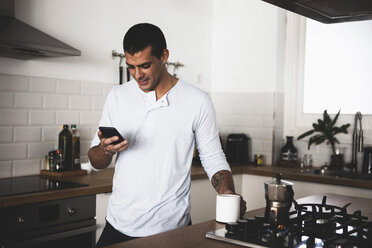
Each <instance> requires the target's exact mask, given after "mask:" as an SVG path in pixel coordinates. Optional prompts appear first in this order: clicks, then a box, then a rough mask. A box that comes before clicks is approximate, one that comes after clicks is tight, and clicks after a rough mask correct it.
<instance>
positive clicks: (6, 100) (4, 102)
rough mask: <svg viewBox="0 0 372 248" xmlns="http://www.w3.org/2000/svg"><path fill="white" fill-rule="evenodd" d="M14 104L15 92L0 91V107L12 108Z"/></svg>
mask: <svg viewBox="0 0 372 248" xmlns="http://www.w3.org/2000/svg"><path fill="white" fill-rule="evenodd" d="M13 106H14V94H13V93H12V92H0V107H2V108H11V107H13Z"/></svg>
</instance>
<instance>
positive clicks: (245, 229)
mask: <svg viewBox="0 0 372 248" xmlns="http://www.w3.org/2000/svg"><path fill="white" fill-rule="evenodd" d="M293 205H294V210H293V211H290V212H289V213H288V215H289V218H288V221H287V223H280V224H278V223H275V221H273V220H271V219H269V218H267V217H259V216H256V217H254V218H248V219H241V220H238V221H237V222H236V223H235V222H234V223H227V224H226V225H225V228H221V229H218V230H215V231H210V232H208V233H207V234H206V237H207V238H211V239H216V240H221V241H225V242H229V243H234V244H238V245H242V246H246V247H279V248H281V247H288V248H292V247H348V248H349V247H357V248H360V247H372V221H368V218H367V217H365V216H363V215H362V213H361V211H355V212H354V213H348V211H347V208H348V206H350V205H351V204H350V203H348V204H346V205H344V206H342V207H339V206H334V205H329V204H327V197H326V196H323V199H322V202H321V203H309V204H307V203H305V204H298V203H297V202H296V201H295V200H293Z"/></svg>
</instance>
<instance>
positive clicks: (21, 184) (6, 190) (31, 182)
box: [0, 176, 88, 197]
mask: <svg viewBox="0 0 372 248" xmlns="http://www.w3.org/2000/svg"><path fill="white" fill-rule="evenodd" d="M84 186H88V184H82V183H76V182H68V181H62V180H59V179H50V178H43V177H40V176H25V177H13V178H3V179H0V197H2V196H10V195H19V194H25V193H35V192H42V191H50V190H59V189H68V188H77V187H84Z"/></svg>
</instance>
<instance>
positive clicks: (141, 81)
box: [137, 79, 149, 86]
mask: <svg viewBox="0 0 372 248" xmlns="http://www.w3.org/2000/svg"><path fill="white" fill-rule="evenodd" d="M137 82H138V84H139V85H141V86H143V85H146V84H147V83H148V82H149V80H148V79H145V80H137Z"/></svg>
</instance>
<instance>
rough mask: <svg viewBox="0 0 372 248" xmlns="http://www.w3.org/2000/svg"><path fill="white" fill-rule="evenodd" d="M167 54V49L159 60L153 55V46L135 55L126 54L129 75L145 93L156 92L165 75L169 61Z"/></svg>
mask: <svg viewBox="0 0 372 248" xmlns="http://www.w3.org/2000/svg"><path fill="white" fill-rule="evenodd" d="M167 52H168V50H167V49H165V50H164V52H163V54H162V56H161V57H160V58H159V59H158V58H156V57H155V56H153V55H151V46H148V47H146V48H145V49H143V50H142V51H139V52H137V53H135V54H133V55H131V54H129V53H127V52H125V58H126V63H127V66H128V70H129V73H130V75H132V77H133V78H134V79H135V80H136V81H137V83H138V86H139V87H140V88H141V90H143V91H144V92H150V91H154V90H155V89H156V87H157V86H158V85H159V83H160V81H161V79H162V77H163V75H165V74H164V73H165V71H166V69H165V65H164V64H165V62H167V59H168V56H167Z"/></svg>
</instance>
